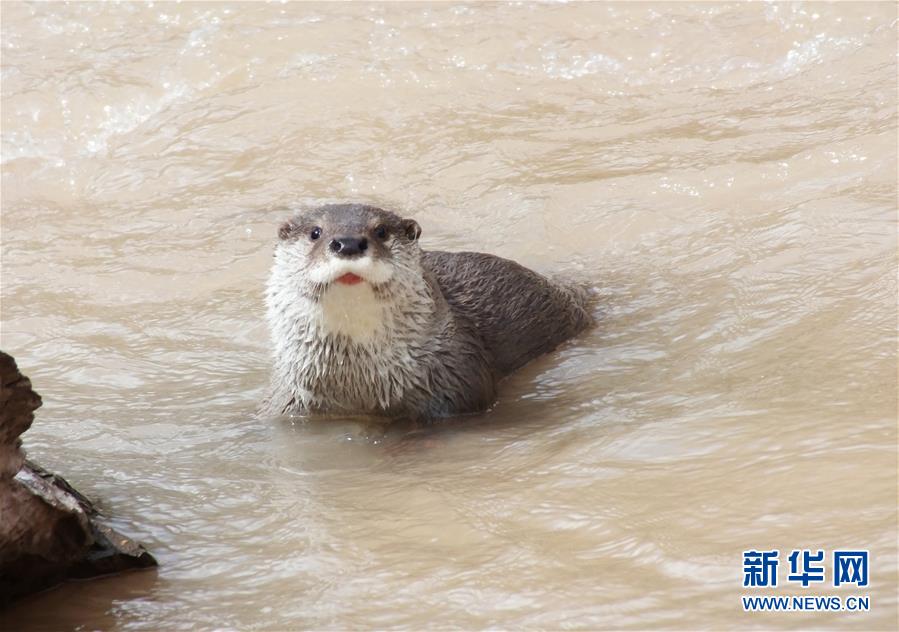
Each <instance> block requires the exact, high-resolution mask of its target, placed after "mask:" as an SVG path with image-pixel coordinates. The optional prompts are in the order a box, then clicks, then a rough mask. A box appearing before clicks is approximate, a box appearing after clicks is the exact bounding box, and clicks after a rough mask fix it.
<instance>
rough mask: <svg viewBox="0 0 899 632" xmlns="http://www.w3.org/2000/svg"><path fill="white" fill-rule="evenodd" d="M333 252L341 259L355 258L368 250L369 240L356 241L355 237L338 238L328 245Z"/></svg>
mask: <svg viewBox="0 0 899 632" xmlns="http://www.w3.org/2000/svg"><path fill="white" fill-rule="evenodd" d="M328 247H329V248H330V249H331V252H333V253H335V254H337V255H338V256H340V257H353V256H355V255H361V254H362V253H363V252H365V250H366V248H368V240H367V239H365V238H364V237H363V238H362V239H356V238H355V237H337V238H335V239H332V240H331V243H330V244H328Z"/></svg>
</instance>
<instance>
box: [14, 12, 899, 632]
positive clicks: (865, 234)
mask: <svg viewBox="0 0 899 632" xmlns="http://www.w3.org/2000/svg"><path fill="white" fill-rule="evenodd" d="M896 13H897V8H896V5H895V4H894V3H879V4H864V3H833V4H830V3H828V4H825V3H818V4H816V3H810V4H777V3H751V4H725V3H696V4H677V3H663V4H647V3H634V4H614V3H613V4H603V3H551V4H535V3H483V4H446V3H439V4H414V3H409V4H406V3H396V4H391V3H385V4H365V3H357V4H313V3H309V4H283V3H266V4H262V3H258V4H257V3H234V4H216V3H191V2H182V3H179V4H173V3H162V2H157V3H155V4H154V3H148V4H137V3H127V2H124V3H116V4H105V3H81V2H78V3H66V4H58V3H56V4H54V3H34V4H25V3H19V2H4V3H3V6H2V87H3V89H2V136H3V141H2V143H3V144H2V161H3V162H2V264H3V265H2V322H0V324H2V345H0V346H2V348H3V349H4V350H5V351H7V352H9V353H11V354H13V355H14V356H15V357H16V359H17V361H18V363H19V365H20V367H21V369H22V371H23V372H24V373H25V374H27V375H29V376H30V377H31V379H32V381H33V383H34V385H35V388H36V390H37V391H38V392H40V393H41V394H42V395H43V397H44V402H45V404H44V407H43V408H42V409H41V410H40V411H38V414H37V420H36V422H35V425H34V427H33V428H32V429H31V430H30V431H29V432H28V433H27V434H26V435H25V445H26V448H27V450H28V453H29V456H30V457H31V458H33V459H35V460H36V461H38V462H39V463H41V464H42V465H44V466H45V467H47V468H48V469H51V470H54V471H57V472H58V473H60V474H62V475H63V476H65V477H66V478H67V479H68V480H69V481H70V482H71V483H72V484H73V485H74V486H75V487H77V488H78V489H80V490H81V491H82V492H84V493H86V494H88V495H89V496H91V497H93V498H95V499H97V501H98V503H99V505H100V506H101V508H102V510H103V512H104V513H105V514H106V515H108V516H110V517H111V522H112V524H113V526H115V527H116V528H118V529H120V530H121V531H122V532H124V533H127V534H129V535H132V536H134V537H136V538H137V539H139V540H141V541H142V542H144V543H145V544H146V545H147V547H148V548H149V549H150V550H151V551H152V552H153V553H154V554H155V555H156V556H157V557H158V559H159V562H160V567H159V569H158V571H157V572H149V573H146V572H143V573H135V574H129V575H125V576H120V577H115V578H110V579H104V580H99V581H94V582H89V583H77V584H69V585H66V586H64V587H61V588H59V589H56V590H53V591H51V592H48V593H45V594H43V595H39V596H35V597H31V598H29V599H26V600H25V601H23V602H21V603H20V604H19V605H17V606H16V607H14V608H12V609H11V610H9V611H8V612H7V613H6V614H5V622H6V623H5V625H6V626H8V627H6V628H5V629H17V630H26V629H54V630H61V629H97V628H102V629H119V630H150V629H153V630H163V629H165V630H178V629H185V630H186V629H195V628H201V629H213V628H214V629H298V628H314V629H347V628H350V629H371V628H404V629H423V628H441V629H482V628H495V629H520V628H542V629H560V628H578V629H603V628H614V629H620V628H636V629H645V628H666V629H698V628H703V629H741V628H755V629H757V628H796V627H800V628H840V629H860V630H862V629H863V630H872V629H878V630H892V629H896V626H897V590H896V588H897V427H896V424H897V408H896V406H897V382H896V380H897V337H896V325H897V303H896V300H897V277H896V264H897V226H896V215H897V212H896V194H897V149H896V138H897V114H896V108H897V56H896ZM334 201H364V202H373V203H376V204H380V205H384V206H386V207H389V208H392V209H396V210H398V211H400V212H402V213H403V214H404V215H407V216H411V217H415V218H416V219H417V221H418V222H419V224H420V225H421V227H422V230H423V232H422V237H421V240H422V245H423V247H424V248H426V249H449V250H454V249H467V250H478V251H485V252H491V253H495V254H498V255H501V256H505V257H509V258H513V259H515V260H517V261H519V262H521V263H523V264H525V265H527V266H529V267H531V268H534V269H536V270H538V271H541V272H544V273H547V274H553V275H558V276H563V277H564V276H570V277H577V278H587V279H589V280H590V282H591V283H592V285H593V286H594V287H595V288H596V290H597V293H598V296H599V301H598V304H597V306H596V315H597V318H598V320H599V324H598V326H597V327H596V328H595V329H593V330H591V331H590V332H588V333H586V334H584V335H582V336H580V337H578V338H577V339H575V340H573V341H571V342H570V343H567V344H565V345H563V346H562V347H561V348H560V349H558V350H557V351H555V352H553V353H551V354H549V355H547V356H545V357H543V358H541V359H539V360H538V361H535V362H533V363H532V364H530V365H528V366H527V367H525V368H524V369H523V370H521V371H519V372H518V373H516V374H515V375H514V376H512V377H511V378H509V379H507V380H506V381H505V382H504V383H503V384H502V387H501V389H500V397H499V401H498V403H497V404H496V406H495V407H494V408H493V409H492V410H490V411H489V412H488V413H486V414H483V415H479V416H476V417H474V418H466V419H464V420H454V421H448V422H446V423H444V424H441V425H439V426H438V427H436V428H434V429H432V430H428V431H416V432H410V431H409V430H408V429H405V430H403V429H397V428H390V427H388V428H381V427H378V426H374V425H372V424H371V423H368V422H366V421H364V420H359V419H353V418H347V419H331V420H321V419H265V418H257V417H255V416H254V414H253V413H254V410H255V407H256V405H257V403H258V402H259V400H260V398H261V397H262V394H263V390H264V387H265V384H266V380H267V376H268V369H269V362H270V359H269V342H268V332H267V328H266V325H265V322H264V306H263V288H264V284H265V279H266V277H267V274H268V269H269V266H270V263H271V254H272V249H273V245H274V242H275V239H276V231H277V226H278V224H279V222H280V221H281V220H283V219H284V218H285V217H286V215H287V211H285V208H286V207H289V206H290V205H295V204H317V203H324V202H334ZM769 549H777V550H779V551H780V582H779V583H778V586H777V588H776V589H764V588H746V587H744V586H743V585H742V580H743V577H744V559H743V553H744V551H747V550H769ZM803 549H811V550H818V549H821V550H824V551H825V553H826V555H827V556H828V560H829V559H830V558H829V556H830V555H831V553H832V552H834V551H836V550H842V549H851V550H855V549H865V550H868V551H870V576H871V581H870V584H869V586H868V587H866V588H864V589H858V588H856V587H851V586H850V587H846V586H842V587H839V588H835V587H833V586H832V584H831V575H830V573H831V569H830V566H829V561H828V570H827V572H828V575H827V578H826V582H825V583H823V584H820V585H812V586H810V587H808V588H801V587H800V586H799V585H798V584H796V583H794V582H790V581H788V579H787V573H788V571H789V564H788V561H787V555H788V553H789V552H790V551H792V550H803ZM746 594H752V595H780V594H784V595H795V594H802V595H819V594H821V595H839V596H844V597H845V596H849V595H868V596H869V597H870V601H871V608H870V610H869V611H868V612H820V611H819V612H792V613H753V612H744V610H743V607H742V606H741V601H740V596H741V595H746Z"/></svg>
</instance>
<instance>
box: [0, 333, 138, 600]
mask: <svg viewBox="0 0 899 632" xmlns="http://www.w3.org/2000/svg"><path fill="white" fill-rule="evenodd" d="M41 403H42V402H41V397H40V395H38V394H37V393H35V392H34V391H33V390H32V389H31V382H30V380H29V379H28V378H27V377H25V376H23V375H22V374H21V373H19V369H18V367H17V366H16V362H15V360H14V359H13V358H12V356H10V355H7V354H6V353H3V352H2V351H0V605H3V604H5V603H8V602H9V601H12V600H13V599H15V598H17V597H20V596H22V595H25V594H28V593H32V592H36V591H39V590H43V589H45V588H49V587H50V586H53V585H55V584H58V583H60V582H62V581H64V580H66V579H86V578H89V577H96V576H99V575H108V574H110V573H117V572H120V571H124V570H129V569H135V568H146V567H149V566H156V560H155V559H154V558H153V556H152V555H150V554H149V553H148V552H147V551H146V550H145V549H144V548H143V547H142V546H141V545H140V544H138V543H137V542H135V541H133V540H131V539H130V538H127V537H125V536H123V535H121V534H120V533H118V532H116V531H114V530H113V529H111V528H109V527H107V526H105V525H103V524H102V523H101V522H100V519H99V516H98V515H97V511H96V509H95V508H94V506H93V505H92V504H91V502H90V501H89V500H88V499H87V498H85V497H84V496H83V495H81V494H80V493H78V492H77V491H76V490H75V489H73V488H72V486H71V485H69V484H68V483H67V482H66V481H65V479H63V478H61V477H59V476H57V475H55V474H51V473H49V472H47V471H46V470H44V469H42V468H41V467H39V466H38V465H35V464H34V463H32V462H30V461H28V460H26V459H25V454H24V452H23V451H22V441H21V439H20V438H19V436H20V435H21V434H22V433H23V432H25V431H26V430H28V428H30V427H31V423H32V421H34V411H35V410H36V409H37V408H39V407H40V406H41Z"/></svg>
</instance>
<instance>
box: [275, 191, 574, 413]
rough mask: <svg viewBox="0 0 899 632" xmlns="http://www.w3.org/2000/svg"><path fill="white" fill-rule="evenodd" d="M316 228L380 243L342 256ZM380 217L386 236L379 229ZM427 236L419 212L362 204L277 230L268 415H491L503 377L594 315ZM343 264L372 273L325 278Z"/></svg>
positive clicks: (533, 281)
mask: <svg viewBox="0 0 899 632" xmlns="http://www.w3.org/2000/svg"><path fill="white" fill-rule="evenodd" d="M320 224H323V225H324V231H325V233H327V234H326V236H325V237H324V238H323V239H324V240H326V239H327V238H328V235H334V234H342V233H345V234H353V235H368V236H369V237H371V239H372V241H373V242H377V243H372V246H371V252H370V253H368V256H366V257H362V258H360V259H358V260H355V261H349V262H344V263H345V264H346V265H343V264H340V265H338V264H335V263H333V261H332V259H333V256H332V255H330V254H329V253H328V252H327V250H326V248H323V247H322V244H323V243H326V242H325V241H323V240H320V241H322V243H312V242H310V241H309V237H308V235H309V231H310V230H312V228H313V227H316V226H318V225H320ZM374 226H388V227H389V230H390V237H389V238H388V239H385V240H378V239H375V238H374V237H372V234H373V233H372V232H371V231H372V230H373V229H374ZM418 234H419V229H418V225H417V224H416V223H415V222H414V221H412V220H403V219H401V218H400V217H399V216H397V215H394V214H393V213H389V212H387V211H383V210H381V209H378V208H375V207H369V206H362V205H332V206H326V207H322V208H320V209H313V210H311V211H307V212H305V213H300V214H298V215H297V216H295V217H294V218H291V220H289V221H288V222H286V223H285V224H284V225H283V226H282V227H281V230H280V231H279V237H280V238H281V241H280V242H279V244H278V246H277V247H276V249H275V262H274V265H273V267H272V272H271V276H270V278H269V283H268V287H267V292H266V304H267V308H268V310H267V313H268V321H269V326H270V329H271V338H272V343H273V346H274V368H273V373H272V384H271V394H270V396H269V397H268V398H267V400H266V402H265V403H264V405H263V410H262V412H264V413H266V414H283V413H308V412H341V411H344V412H357V413H358V412H362V413H372V414H378V415H386V416H393V417H396V416H408V417H412V418H415V419H431V418H435V417H443V416H449V415H456V414H462V413H470V412H477V411H482V410H485V409H486V408H488V407H489V406H490V405H491V404H492V403H493V401H494V399H495V397H496V383H497V381H498V380H499V379H501V378H502V377H503V376H505V375H508V374H509V373H510V372H512V371H514V370H515V369H517V368H519V367H520V366H522V365H524V364H526V363H527V362H529V361H530V360H532V359H533V358H535V357H537V356H539V355H540V354H542V353H545V352H547V351H550V350H552V349H553V348H555V347H556V346H558V345H559V343H561V342H563V341H564V340H566V339H568V338H570V337H572V336H574V335H576V334H577V333H579V332H580V331H582V330H583V329H585V328H586V327H588V326H589V325H590V323H591V318H590V316H589V314H588V312H587V310H586V308H585V301H584V297H583V296H582V295H580V294H579V293H577V292H575V291H573V290H570V289H568V288H565V287H562V286H560V285H558V284H555V283H552V282H550V281H548V280H547V279H545V278H544V277H542V276H540V275H538V274H536V273H535V272H532V271H531V270H528V269H527V268H524V267H523V266H520V265H518V264H517V263H515V262H513V261H509V260H507V259H502V258H500V257H495V256H493V255H488V254H481V253H473V252H459V253H449V252H423V251H422V250H421V249H420V247H419V244H418ZM329 257H330V258H329ZM366 259H367V260H368V261H367V262H366V261H364V260H366ZM332 267H334V269H335V271H334V272H333V273H331V272H329V270H331V268H332ZM345 268H351V269H352V271H353V272H354V273H359V274H361V275H363V276H366V278H367V279H369V281H370V282H366V283H360V284H358V285H353V286H342V285H340V284H335V283H333V281H331V282H329V281H328V280H327V279H328V274H334V275H336V274H337V273H338V272H340V271H341V270H343V269H345Z"/></svg>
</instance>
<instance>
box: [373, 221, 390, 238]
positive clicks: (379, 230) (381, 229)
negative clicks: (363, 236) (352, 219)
mask: <svg viewBox="0 0 899 632" xmlns="http://www.w3.org/2000/svg"><path fill="white" fill-rule="evenodd" d="M375 237H377V238H378V239H387V227H386V226H384V224H381V225H380V226H377V227H375Z"/></svg>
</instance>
